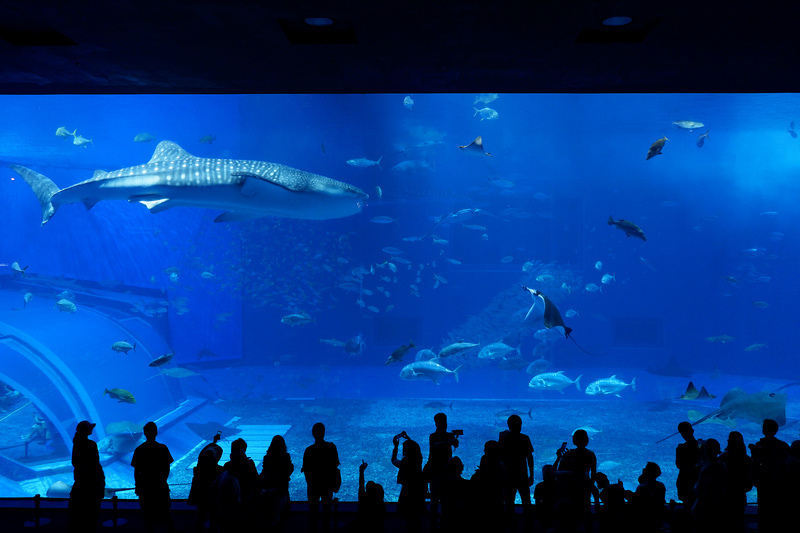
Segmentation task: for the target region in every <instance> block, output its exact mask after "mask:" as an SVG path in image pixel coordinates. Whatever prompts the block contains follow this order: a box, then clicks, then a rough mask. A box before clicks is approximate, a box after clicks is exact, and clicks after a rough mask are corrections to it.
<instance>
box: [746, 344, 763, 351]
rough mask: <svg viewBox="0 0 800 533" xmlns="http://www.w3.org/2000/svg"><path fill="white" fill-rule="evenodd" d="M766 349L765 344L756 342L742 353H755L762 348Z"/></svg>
mask: <svg viewBox="0 0 800 533" xmlns="http://www.w3.org/2000/svg"><path fill="white" fill-rule="evenodd" d="M766 347H767V344H766V343H761V342H757V343H755V344H751V345H750V346H748V347H747V348H745V349H744V351H745V352H757V351H759V350H761V349H763V348H766Z"/></svg>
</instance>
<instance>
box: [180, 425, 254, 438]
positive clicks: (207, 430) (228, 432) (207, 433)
mask: <svg viewBox="0 0 800 533" xmlns="http://www.w3.org/2000/svg"><path fill="white" fill-rule="evenodd" d="M186 427H187V428H189V429H190V430H191V432H192V433H194V434H195V435H197V436H198V437H200V438H202V439H206V440H211V438H212V437H213V436H214V435H215V434H216V433H217V432H220V433H222V436H223V437H226V438H227V437H232V436H234V435H238V434H239V433H241V432H242V430H241V429H236V428H230V427H228V426H223V425H222V424H220V423H219V422H204V423H202V424H199V423H197V422H186Z"/></svg>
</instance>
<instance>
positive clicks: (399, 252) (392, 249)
mask: <svg viewBox="0 0 800 533" xmlns="http://www.w3.org/2000/svg"><path fill="white" fill-rule="evenodd" d="M381 250H382V251H384V252H386V253H387V254H389V255H402V254H404V253H405V252H404V251H403V250H401V249H399V248H395V247H394V246H384V247H383V248H381Z"/></svg>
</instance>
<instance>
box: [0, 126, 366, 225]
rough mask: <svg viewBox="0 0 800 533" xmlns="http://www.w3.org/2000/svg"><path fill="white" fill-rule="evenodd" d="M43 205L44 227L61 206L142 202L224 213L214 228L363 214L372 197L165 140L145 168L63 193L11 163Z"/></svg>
mask: <svg viewBox="0 0 800 533" xmlns="http://www.w3.org/2000/svg"><path fill="white" fill-rule="evenodd" d="M9 166H10V168H11V169H13V170H14V171H15V172H16V173H17V174H19V175H20V176H21V177H22V179H24V180H25V182H26V183H27V184H28V185H30V187H31V189H33V192H34V193H35V194H36V197H37V198H38V200H39V203H40V204H41V206H42V225H44V224H45V223H46V222H47V221H48V220H50V218H51V217H52V216H53V215H54V214H55V212H56V211H57V210H58V208H59V207H60V206H61V205H64V204H73V203H77V202H82V203H83V205H84V206H86V209H91V208H92V206H94V205H95V204H96V203H97V202H100V201H103V200H127V201H129V202H139V203H141V204H143V205H144V206H146V207H147V208H148V209H149V210H150V212H151V213H159V212H161V211H164V210H166V209H170V208H172V207H178V206H186V207H203V208H208V209H218V210H221V211H223V213H222V214H221V215H219V216H218V217H217V218H216V219H215V222H229V221H234V220H250V219H254V218H260V217H264V216H268V215H273V216H280V217H288V218H299V219H310V220H324V219H331V218H339V217H346V216H349V215H353V214H355V213H358V212H359V211H360V210H361V207H362V206H363V204H364V201H365V200H366V199H367V198H369V196H368V195H367V194H366V193H365V192H364V191H362V190H361V189H359V188H358V187H354V186H352V185H348V184H347V183H343V182H341V181H337V180H334V179H331V178H328V177H325V176H320V175H317V174H312V173H310V172H305V171H303V170H298V169H296V168H292V167H288V166H286V165H281V164H278V163H268V162H266V161H247V160H241V159H213V158H205V157H195V156H193V155H191V154H189V153H188V152H187V151H186V150H184V149H183V148H181V147H180V146H178V145H177V144H176V143H174V142H172V141H161V142H160V143H158V145H157V146H156V149H155V152H153V157H152V158H151V159H150V161H148V162H147V163H146V164H144V165H138V166H134V167H128V168H122V169H119V170H114V171H111V172H106V171H103V170H96V171H95V173H94V176H93V177H92V178H90V179H88V180H86V181H82V182H80V183H77V184H75V185H72V186H70V187H66V188H65V189H59V188H58V186H57V185H56V184H55V183H53V181H51V180H50V179H49V178H47V177H46V176H43V175H42V174H39V173H38V172H35V171H33V170H31V169H29V168H26V167H23V166H20V165H15V164H11V165H9Z"/></svg>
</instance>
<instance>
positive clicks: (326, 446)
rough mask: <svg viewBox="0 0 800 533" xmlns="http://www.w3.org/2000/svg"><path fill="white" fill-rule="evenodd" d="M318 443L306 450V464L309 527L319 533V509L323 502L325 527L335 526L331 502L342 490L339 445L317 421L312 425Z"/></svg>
mask: <svg viewBox="0 0 800 533" xmlns="http://www.w3.org/2000/svg"><path fill="white" fill-rule="evenodd" d="M311 435H312V436H313V437H314V444H312V445H311V446H309V447H308V448H306V450H305V452H304V453H303V466H302V468H301V469H300V472H302V473H303V474H305V477H306V485H307V492H306V494H307V495H308V522H309V528H310V530H311V531H312V532H313V533H316V531H317V529H318V528H319V508H320V504H321V505H322V530H323V531H330V529H331V502H332V501H333V493H334V492H337V491H338V490H339V486H338V485H339V484H341V474H340V473H339V452H338V450H337V449H336V445H335V444H333V443H332V442H327V441H326V440H325V425H324V424H323V423H322V422H317V423H316V424H314V426H313V427H312V428H311Z"/></svg>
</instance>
